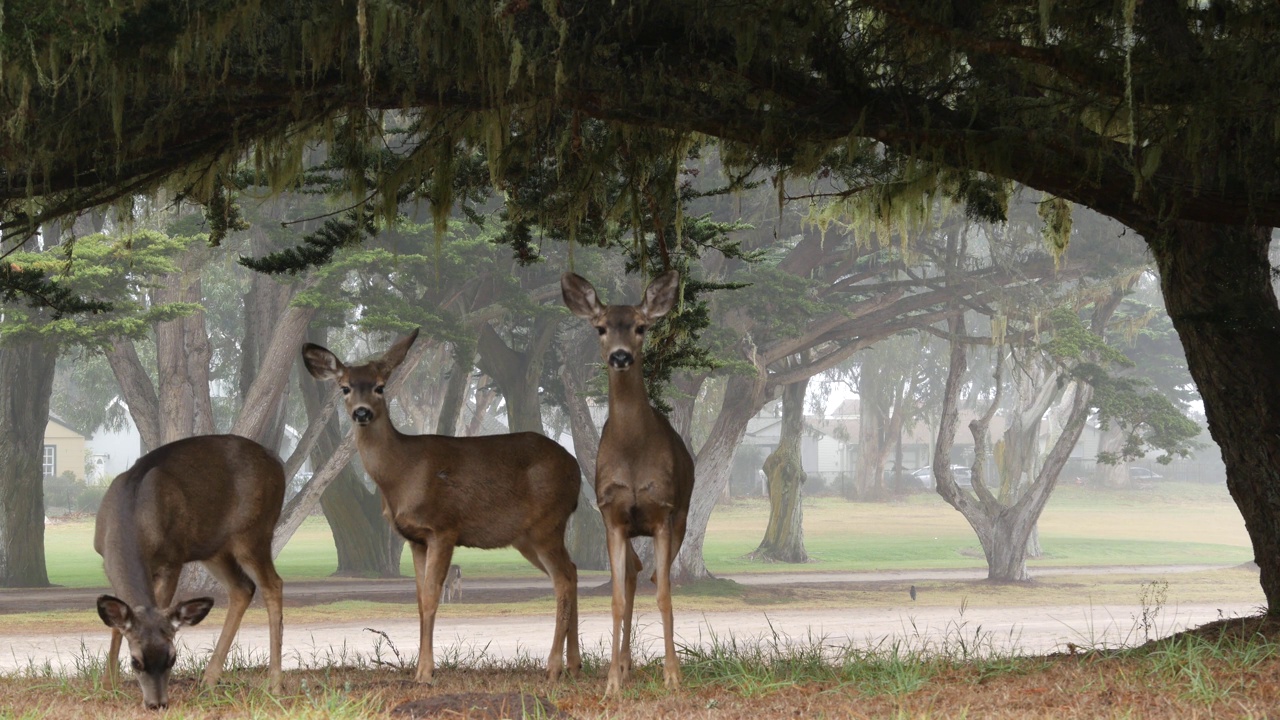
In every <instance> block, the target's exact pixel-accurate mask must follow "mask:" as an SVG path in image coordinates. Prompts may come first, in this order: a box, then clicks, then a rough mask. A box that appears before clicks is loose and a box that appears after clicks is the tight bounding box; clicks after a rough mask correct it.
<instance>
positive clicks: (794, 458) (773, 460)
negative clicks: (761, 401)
mask: <svg viewBox="0 0 1280 720" xmlns="http://www.w3.org/2000/svg"><path fill="white" fill-rule="evenodd" d="M808 385H809V381H808V380H804V381H802V382H797V383H792V384H790V385H787V386H786V387H784V388H783V389H782V433H781V436H780V438H779V441H778V447H777V448H776V449H775V450H774V451H773V452H772V453H770V455H769V457H768V458H766V459H765V461H764V472H765V475H766V476H767V477H768V478H769V526H768V527H767V528H766V529H765V532H764V539H763V540H761V541H760V546H759V547H757V548H756V549H755V552H754V553H752V556H753V557H754V558H756V559H758V560H772V561H775V562H788V563H803V562H808V561H809V554H808V553H807V552H805V549H804V527H803V520H804V510H803V505H802V502H801V500H802V497H803V489H804V483H805V480H806V479H807V478H806V475H805V472H804V467H803V465H802V464H801V461H800V440H801V438H802V437H803V435H804V393H805V390H806V389H807V388H808Z"/></svg>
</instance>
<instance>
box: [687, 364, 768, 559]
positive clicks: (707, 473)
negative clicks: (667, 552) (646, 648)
mask: <svg viewBox="0 0 1280 720" xmlns="http://www.w3.org/2000/svg"><path fill="white" fill-rule="evenodd" d="M745 351H746V352H745V354H746V358H747V361H748V362H749V363H751V365H752V366H753V367H755V370H756V371H755V372H754V373H751V374H748V375H734V376H732V377H730V378H729V380H728V387H727V388H726V390H725V395H724V403H723V404H722V405H721V408H720V415H719V417H717V418H716V422H715V425H713V426H712V428H711V433H710V435H708V436H707V441H706V443H704V444H703V446H702V448H701V449H700V450H699V451H698V455H697V457H696V458H695V461H694V467H695V468H696V470H695V475H694V477H695V480H694V484H693V498H692V500H691V501H690V503H689V519H688V527H687V530H686V532H685V538H684V544H683V545H682V546H681V548H680V554H679V555H677V556H676V559H675V562H673V563H672V565H671V581H672V582H676V583H686V582H692V581H695V580H703V579H706V578H710V577H711V573H710V572H708V571H707V563H706V561H705V560H704V559H703V557H702V546H703V542H704V541H705V540H706V537H707V522H708V521H709V520H710V519H711V511H712V510H713V509H715V506H716V501H717V500H719V499H720V496H721V494H722V493H723V492H724V487H725V485H727V484H729V473H730V471H731V470H732V469H733V453H734V451H735V450H736V449H737V447H738V445H739V444H740V443H741V442H742V436H743V435H744V434H745V433H746V431H747V422H748V421H750V420H751V418H752V417H753V416H755V414H756V413H757V412H759V411H760V408H761V407H762V406H763V405H764V402H765V399H766V397H767V388H768V380H769V376H768V373H767V371H766V370H765V366H764V363H763V361H762V359H761V358H760V357H759V355H758V354H757V352H756V348H755V346H754V345H751V344H750V342H749V341H747V342H746V343H745Z"/></svg>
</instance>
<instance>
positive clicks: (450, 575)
mask: <svg viewBox="0 0 1280 720" xmlns="http://www.w3.org/2000/svg"><path fill="white" fill-rule="evenodd" d="M461 599H462V568H461V567H460V566H458V565H450V566H449V572H447V573H445V576H444V601H445V602H448V603H452V602H458V601H459V600H461Z"/></svg>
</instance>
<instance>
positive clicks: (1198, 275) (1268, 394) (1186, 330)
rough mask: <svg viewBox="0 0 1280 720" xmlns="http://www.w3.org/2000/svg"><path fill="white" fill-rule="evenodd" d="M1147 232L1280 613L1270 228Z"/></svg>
mask: <svg viewBox="0 0 1280 720" xmlns="http://www.w3.org/2000/svg"><path fill="white" fill-rule="evenodd" d="M1147 241H1148V242H1147V244H1148V246H1149V247H1150V248H1151V252H1152V254H1154V255H1155V259H1156V263H1157V265H1158V266H1159V268H1160V283H1161V289H1162V291H1163V293H1164V299H1165V306H1166V307H1167V308H1168V311H1169V317H1170V318H1171V319H1172V320H1173V326H1174V327H1175V328H1176V329H1177V331H1178V336H1179V337H1180V338H1181V340H1182V346H1183V348H1184V349H1185V350H1186V354H1187V366H1188V368H1189V369H1190V371H1191V376H1192V377H1193V378H1195V381H1196V385H1197V387H1198V388H1199V390H1200V395H1201V397H1202V398H1203V400H1204V407H1205V415H1206V416H1207V418H1208V421H1209V432H1210V434H1211V435H1212V436H1213V439H1214V440H1216V441H1217V443H1218V446H1219V447H1220V448H1221V449H1222V460H1223V462H1224V463H1225V464H1226V468H1227V488H1228V490H1229V491H1230V492H1231V497H1232V498H1233V499H1234V500H1235V502H1236V505H1237V506H1239V508H1240V514H1241V515H1242V516H1243V517H1244V522H1245V528H1246V529H1247V530H1248V532H1249V539H1250V541H1251V542H1252V544H1253V553H1254V562H1256V563H1257V564H1258V567H1259V569H1260V574H1261V584H1262V591H1263V593H1264V595H1265V596H1266V598H1267V612H1268V614H1270V615H1280V455H1277V453H1276V438H1278V437H1280V375H1278V374H1277V373H1276V358H1277V357H1280V307H1278V306H1277V303H1276V295H1275V291H1274V290H1273V288H1272V280H1273V276H1272V268H1271V263H1270V262H1269V260H1268V257H1267V251H1268V248H1269V246H1270V243H1271V229H1270V228H1268V227H1230V226H1223V225H1209V224H1204V223H1194V222H1185V221H1182V222H1179V221H1170V222H1169V223H1167V224H1166V225H1164V226H1163V227H1161V228H1159V229H1158V230H1157V231H1156V232H1154V233H1152V234H1150V235H1148V237H1147Z"/></svg>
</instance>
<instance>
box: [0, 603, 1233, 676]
mask: <svg viewBox="0 0 1280 720" xmlns="http://www.w3.org/2000/svg"><path fill="white" fill-rule="evenodd" d="M639 604H640V603H639V602H638V603H637V605H639ZM1254 610H1255V608H1253V607H1248V606H1243V605H1242V606H1240V607H1216V606H1214V607H1211V606H1192V607H1178V608H1165V609H1164V610H1163V612H1162V613H1161V615H1160V616H1159V617H1158V618H1157V619H1156V622H1155V623H1154V626H1153V627H1152V628H1150V632H1151V634H1152V636H1156V635H1159V636H1163V635H1166V634H1169V633H1172V632H1176V631H1178V630H1182V629H1185V628H1187V627H1192V626H1196V625H1201V624H1204V623H1206V622H1209V621H1211V620H1215V619H1218V618H1219V617H1222V616H1223V615H1227V616H1231V615H1248V614H1251V613H1252V612H1253V611H1254ZM1141 613H1142V608H1141V607H1139V606H1136V605H1134V606H1109V607H1093V608H1086V607H1079V606H1058V607H1004V608H968V609H966V610H965V612H964V613H963V614H962V613H960V612H959V611H958V610H957V609H954V608H928V607H916V608H908V607H883V608H862V609H858V610H856V611H846V610H768V611H763V610H762V611H759V612H743V611H734V612H724V613H696V614H695V613H680V612H677V613H676V625H677V628H676V635H677V638H678V642H680V643H683V644H685V645H698V646H702V647H708V646H710V645H711V644H712V642H713V640H718V641H720V642H727V641H729V640H730V639H736V640H737V641H738V642H739V643H742V642H743V641H744V640H760V639H763V640H765V641H768V642H772V641H773V640H772V639H773V638H777V639H778V640H780V641H782V642H791V641H794V642H801V643H809V642H811V641H813V640H819V639H820V640H821V641H822V642H823V643H824V644H826V645H828V646H831V647H842V646H845V645H850V644H852V645H854V646H857V647H864V648H869V647H877V646H879V647H887V646H889V644H890V643H892V642H894V641H901V642H902V644H903V646H904V647H906V648H912V649H921V648H928V649H940V648H943V647H951V648H959V647H960V644H961V643H963V644H964V646H965V647H967V648H969V649H970V650H973V649H975V648H978V649H984V648H986V649H999V650H1002V651H1013V652H1017V653H1027V654H1043V653H1051V652H1058V651H1065V650H1066V649H1067V643H1073V644H1075V645H1078V646H1084V647H1099V646H1103V645H1105V646H1110V647H1115V646H1120V645H1132V644H1136V643H1138V642H1141V641H1143V640H1144V637H1143V634H1144V633H1143V629H1142V628H1141V625H1140V623H1139V622H1138V621H1137V620H1136V618H1139V617H1140V616H1141ZM636 627H637V638H638V640H637V648H639V649H640V651H641V652H640V654H641V655H642V656H647V655H649V654H650V653H652V652H653V651H655V650H656V649H658V648H661V633H662V628H661V624H660V622H659V620H658V617H657V614H656V612H655V611H654V610H653V609H652V608H644V609H642V610H641V611H640V612H638V614H637V625H636ZM366 628H372V629H373V630H377V631H379V632H380V633H385V634H386V637H387V638H388V639H389V644H388V640H384V639H383V637H382V635H380V634H375V633H373V632H370V631H369V630H367V629H366ZM551 630H552V623H551V620H550V618H547V617H538V616H522V617H482V618H439V619H437V621H436V647H437V650H436V657H437V659H438V660H437V661H438V662H441V661H448V660H449V659H454V660H457V661H459V662H463V663H466V664H477V663H479V662H482V661H483V660H484V659H489V660H512V659H515V658H519V657H521V656H530V657H533V658H535V659H537V660H538V661H543V660H545V655H546V653H547V649H548V646H549V644H550V640H551ZM217 632H218V627H217V626H216V625H215V626H211V627H204V626H198V627H195V628H188V629H186V630H184V631H183V632H182V634H181V636H180V637H181V639H182V644H183V645H184V649H183V650H182V654H183V655H184V656H186V657H191V655H189V654H188V653H193V652H194V653H196V654H207V653H208V652H209V651H210V650H211V649H212V647H213V643H214V641H215V640H216V639H217ZM609 633H610V620H609V616H608V615H607V614H601V613H584V614H583V615H582V618H581V638H582V646H583V648H584V650H596V651H601V652H605V651H607V649H608V647H609V645H608V637H609ZM107 638H108V634H107V632H106V631H105V630H103V631H102V632H93V633H71V634H61V635H23V636H16V637H15V636H11V637H6V638H4V640H5V641H7V645H8V647H7V648H6V649H5V650H4V651H3V654H2V655H0V672H13V671H19V670H22V669H24V668H29V667H36V668H40V667H44V666H45V665H46V664H48V665H50V666H52V667H55V668H58V667H60V668H66V669H71V668H74V667H76V665H77V663H78V661H79V660H82V659H83V658H85V657H92V656H99V657H100V656H101V654H102V653H103V652H104V651H105V648H106V644H107ZM237 643H238V645H239V648H240V652H241V653H245V654H247V655H248V657H249V659H250V661H251V662H253V663H257V664H265V661H266V652H267V633H266V627H265V626H264V625H261V624H259V625H251V624H248V623H246V625H245V627H243V628H242V629H241V632H240V635H239V637H238V639H237ZM417 643H418V623H417V621H416V619H413V618H404V619H395V620H386V619H383V620H376V621H353V622H340V623H317V624H309V625H306V626H301V627H299V626H289V625H287V624H286V626H285V659H284V662H285V666H286V667H290V668H297V667H314V666H325V665H331V664H335V663H336V664H347V663H351V662H354V661H355V659H356V656H360V657H363V658H372V657H374V656H375V655H377V654H379V653H380V655H381V657H383V658H384V659H388V660H394V652H393V650H392V646H394V648H396V649H398V650H399V652H400V653H401V654H402V655H404V656H405V659H406V660H411V659H412V658H413V657H414V656H415V655H416V653H417Z"/></svg>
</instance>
